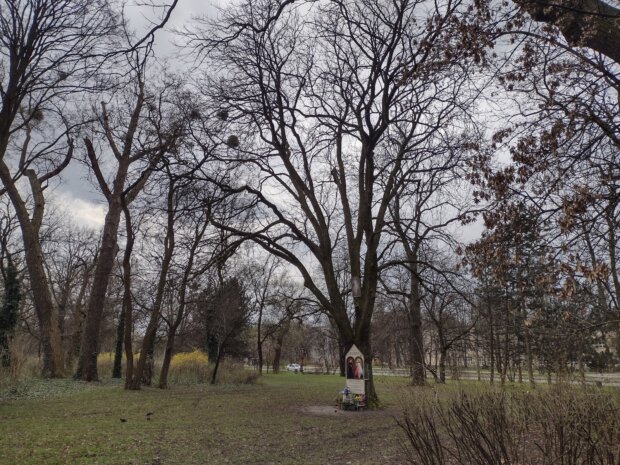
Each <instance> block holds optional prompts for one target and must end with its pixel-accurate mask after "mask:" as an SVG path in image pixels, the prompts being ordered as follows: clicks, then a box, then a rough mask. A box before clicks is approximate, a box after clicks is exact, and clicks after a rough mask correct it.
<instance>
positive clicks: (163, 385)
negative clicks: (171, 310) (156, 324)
mask: <svg viewBox="0 0 620 465" xmlns="http://www.w3.org/2000/svg"><path fill="white" fill-rule="evenodd" d="M175 335H176V328H175V330H172V328H171V330H170V332H169V333H168V340H167V341H166V350H165V352H164V361H163V363H162V365H161V372H160V374H159V389H167V388H168V371H169V369H170V362H171V361H172V353H173V351H174V339H175Z"/></svg>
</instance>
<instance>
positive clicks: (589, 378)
mask: <svg viewBox="0 0 620 465" xmlns="http://www.w3.org/2000/svg"><path fill="white" fill-rule="evenodd" d="M304 371H305V372H306V373H322V372H323V371H322V369H321V367H319V366H313V365H307V366H305V367H304ZM372 372H373V374H374V375H377V376H399V377H407V376H409V369H407V368H395V369H392V370H390V369H388V368H374V367H373V369H372ZM524 375H525V374H524ZM447 376H448V379H454V378H453V377H452V376H451V374H450V373H448V374H447ZM495 376H496V377H495V379H496V380H498V379H499V378H498V376H497V374H496V375H495ZM585 377H586V379H585V381H586V383H587V384H597V383H601V384H602V385H604V386H619V387H620V373H617V372H616V373H595V372H587V373H586V374H585ZM489 378H490V374H489V372H488V371H483V372H482V373H481V379H482V380H483V381H489ZM459 379H462V380H471V381H473V380H477V379H478V374H477V373H476V371H473V370H463V371H461V372H460V373H459ZM524 380H525V376H524ZM534 381H535V382H536V383H538V384H546V383H547V376H546V375H540V374H536V375H535V376H534ZM552 381H553V382H555V381H556V378H555V376H554V377H553V378H552ZM570 382H571V383H575V384H579V383H581V380H580V379H579V378H578V376H577V375H574V376H573V378H572V379H571V380H570Z"/></svg>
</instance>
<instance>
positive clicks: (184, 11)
mask: <svg viewBox="0 0 620 465" xmlns="http://www.w3.org/2000/svg"><path fill="white" fill-rule="evenodd" d="M167 1H170V0H167ZM228 3H229V2H227V1H203V0H179V3H178V5H177V7H176V8H175V10H174V12H173V14H172V16H171V18H170V21H169V23H168V25H167V26H166V28H165V29H164V30H162V31H158V32H157V35H156V41H155V53H156V54H157V56H158V57H159V58H161V59H165V60H168V61H170V62H171V63H173V64H174V65H173V66H175V67H178V68H181V69H182V67H183V66H186V65H184V64H183V63H182V62H181V61H180V60H179V59H178V56H179V47H178V46H176V45H175V44H178V43H179V42H180V41H179V38H178V37H177V36H175V34H174V33H173V30H174V29H175V28H176V29H181V28H182V27H183V26H185V25H187V24H189V22H190V21H191V19H192V17H193V16H204V15H208V16H214V15H215V14H217V9H218V8H221V7H223V6H226V4H228ZM126 13H127V17H128V18H129V21H130V24H131V25H132V28H133V29H134V30H135V31H136V35H137V36H141V35H142V34H143V33H144V32H145V31H148V30H149V29H150V28H151V27H152V25H151V21H153V20H155V15H154V14H155V12H154V11H153V10H152V9H148V8H145V7H136V6H131V5H129V6H128V7H127V9H126ZM160 13H161V12H160ZM81 155H82V154H78V156H77V157H76V160H74V161H73V162H72V163H71V164H69V166H68V167H67V168H66V169H65V171H64V172H63V174H62V176H61V180H62V182H61V183H57V184H56V185H55V187H54V188H53V192H52V195H51V199H50V200H51V203H52V204H54V206H55V207H57V208H58V209H59V210H61V211H64V212H65V213H66V214H67V215H68V216H69V217H70V218H72V219H73V220H74V221H75V222H76V223H77V224H78V225H80V226H85V227H88V228H93V229H99V228H101V227H102V226H103V221H104V217H105V214H106V211H107V206H106V205H104V198H103V196H102V195H101V194H100V193H99V192H98V191H97V189H96V188H95V187H94V186H93V184H92V183H91V182H89V181H88V180H87V175H88V172H87V170H86V168H85V167H84V166H83V165H82V164H80V163H79V162H78V161H77V159H79V158H81Z"/></svg>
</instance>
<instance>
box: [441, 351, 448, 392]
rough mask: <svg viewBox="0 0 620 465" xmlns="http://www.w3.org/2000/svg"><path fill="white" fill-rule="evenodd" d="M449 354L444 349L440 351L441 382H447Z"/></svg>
mask: <svg viewBox="0 0 620 465" xmlns="http://www.w3.org/2000/svg"><path fill="white" fill-rule="evenodd" d="M447 356H448V352H447V351H446V350H444V349H441V351H440V352H439V382H440V383H441V384H446V358H447Z"/></svg>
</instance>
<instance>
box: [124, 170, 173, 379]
mask: <svg viewBox="0 0 620 465" xmlns="http://www.w3.org/2000/svg"><path fill="white" fill-rule="evenodd" d="M174 195H175V189H174V182H173V181H171V182H170V185H169V188H168V196H167V215H168V222H167V226H166V237H165V238H164V256H163V259H162V262H161V270H160V272H159V282H158V283H157V293H156V295H155V302H154V303H153V308H152V310H151V316H150V319H149V323H148V326H147V328H146V332H145V334H144V340H143V341H142V350H141V351H140V358H139V359H138V364H137V365H136V369H135V373H134V379H133V383H132V386H131V388H132V389H140V381H141V380H142V377H143V375H144V370H145V367H146V364H147V362H148V363H149V364H150V365H149V366H150V368H151V375H152V369H153V366H152V363H153V351H154V347H155V336H156V335H157V327H158V326H159V319H160V315H161V306H162V302H163V298H164V291H165V289H166V281H167V278H168V270H169V268H170V262H171V261H172V255H173V253H174V246H175V242H174V218H175V213H176V212H175V210H174ZM150 378H151V377H150V376H149V377H148V378H147V381H148V382H149V384H150Z"/></svg>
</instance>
